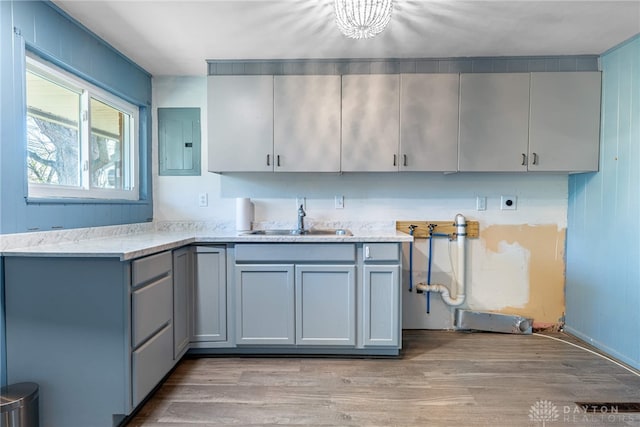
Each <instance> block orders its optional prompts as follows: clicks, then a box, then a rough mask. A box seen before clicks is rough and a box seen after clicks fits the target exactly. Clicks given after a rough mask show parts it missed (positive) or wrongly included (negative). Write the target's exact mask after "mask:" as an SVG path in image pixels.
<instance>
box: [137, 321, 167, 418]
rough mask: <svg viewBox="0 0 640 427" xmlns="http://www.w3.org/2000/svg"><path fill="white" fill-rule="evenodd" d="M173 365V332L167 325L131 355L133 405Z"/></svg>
mask: <svg viewBox="0 0 640 427" xmlns="http://www.w3.org/2000/svg"><path fill="white" fill-rule="evenodd" d="M172 366H173V334H172V333H171V325H167V326H165V327H164V329H162V330H161V331H160V332H158V334H156V335H155V336H154V337H153V338H151V339H150V340H149V341H147V342H146V343H145V344H144V345H143V346H142V347H140V348H139V349H137V350H136V351H134V352H133V354H132V356H131V369H132V371H131V377H132V380H133V383H132V399H133V402H132V403H133V406H134V407H135V406H136V405H138V404H139V403H140V402H141V401H142V400H143V399H144V398H145V397H146V396H147V394H149V392H150V391H151V390H153V388H154V387H155V386H156V385H157V384H158V382H160V380H161V379H162V378H163V377H164V376H165V375H166V374H167V372H169V370H170V369H171V367H172Z"/></svg>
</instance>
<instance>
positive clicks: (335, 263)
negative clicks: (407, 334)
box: [234, 243, 357, 347]
mask: <svg viewBox="0 0 640 427" xmlns="http://www.w3.org/2000/svg"><path fill="white" fill-rule="evenodd" d="M235 257H236V259H235V261H236V266H235V285H234V286H235V294H236V316H235V318H236V325H235V326H236V343H237V344H238V346H242V345H254V346H269V345H275V346H277V345H281V346H282V345H284V346H299V347H304V346H320V347H322V346H333V347H335V346H338V347H355V345H356V306H357V304H356V286H357V285H356V283H357V281H356V271H357V270H356V247H355V245H354V244H334V243H330V244H303V243H294V244H239V245H236V246H235Z"/></svg>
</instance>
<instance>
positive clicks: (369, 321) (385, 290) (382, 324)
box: [362, 265, 401, 347]
mask: <svg viewBox="0 0 640 427" xmlns="http://www.w3.org/2000/svg"><path fill="white" fill-rule="evenodd" d="M363 271H364V292H363V295H362V297H363V298H364V304H363V310H364V328H363V329H364V345H365V346H392V347H397V346H399V345H400V339H401V333H400V321H399V319H400V311H399V310H400V266H399V265H365V266H364V268H363Z"/></svg>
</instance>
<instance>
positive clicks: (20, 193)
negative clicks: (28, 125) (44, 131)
mask: <svg viewBox="0 0 640 427" xmlns="http://www.w3.org/2000/svg"><path fill="white" fill-rule="evenodd" d="M0 8H1V10H2V11H1V12H0V13H1V15H0V18H1V19H2V25H1V26H0V43H1V46H0V67H1V73H2V74H1V75H0V85H1V86H0V89H1V90H0V93H1V94H2V101H1V107H0V119H1V120H0V122H1V123H2V125H1V127H0V141H1V144H0V182H1V183H2V191H1V194H0V234H7V233H18V232H24V231H34V230H50V229H52V228H78V227H90V226H99V225H114V224H127V223H135V222H144V221H150V220H151V219H152V216H153V203H152V200H151V194H152V191H151V127H150V126H151V76H150V75H149V74H148V73H147V72H146V71H144V70H143V69H141V68H140V67H139V66H137V65H136V64H134V63H133V62H131V61H130V60H128V59H127V58H125V57H124V56H122V55H121V54H120V53H119V52H117V51H116V50H114V49H113V48H112V47H111V46H109V45H107V44H106V43H105V42H103V41H102V40H100V39H99V38H97V37H96V36H95V35H93V34H92V33H90V32H89V31H87V30H86V29H85V28H84V27H82V26H81V25H80V24H78V23H77V22H75V21H73V20H72V19H71V18H70V17H68V16H67V15H65V14H64V13H63V12H61V11H60V10H59V9H58V8H56V7H55V6H54V5H53V4H52V3H50V2H48V1H0ZM14 28H15V29H16V31H14ZM25 45H26V46H28V48H29V49H32V50H34V51H35V52H37V53H38V54H40V55H42V56H44V57H45V58H47V59H49V60H50V61H52V62H54V63H56V64H57V65H59V66H61V67H63V68H66V69H68V70H69V71H72V72H74V73H76V74H78V75H80V76H81V77H83V78H85V79H87V80H89V81H90V82H92V83H94V84H96V85H97V86H100V87H102V88H104V89H106V90H108V91H110V92H113V93H115V94H116V95H118V96H120V97H122V98H124V99H126V100H127V101H129V102H131V103H133V104H135V105H138V106H139V107H141V114H140V129H141V134H140V149H141V155H140V158H141V159H142V161H141V170H140V199H141V200H140V201H136V202H119V203H106V202H104V201H98V202H90V201H86V200H85V201H84V202H78V201H68V202H66V203H61V202H59V201H57V202H51V201H50V202H47V203H42V202H41V203H34V202H32V201H31V202H27V200H26V198H25V196H26V191H27V184H26V132H25V130H24V129H25V122H24V120H25V119H24V117H25V110H24V108H25V106H24V99H23V98H24V66H25V65H24V48H25Z"/></svg>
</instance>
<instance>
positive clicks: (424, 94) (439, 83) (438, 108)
mask: <svg viewBox="0 0 640 427" xmlns="http://www.w3.org/2000/svg"><path fill="white" fill-rule="evenodd" d="M400 79H401V80H400V159H399V164H400V171H407V172H409V171H411V172H420V171H425V172H428V171H437V172H448V171H456V170H457V169H458V98H459V87H460V84H459V83H460V79H459V75H458V74H402V75H401V77H400Z"/></svg>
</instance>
